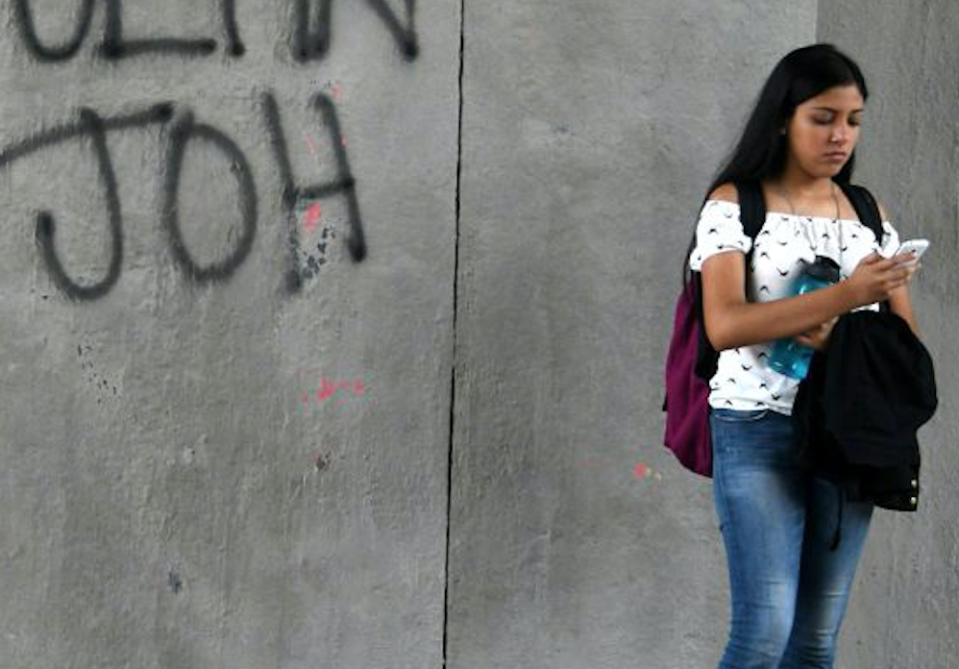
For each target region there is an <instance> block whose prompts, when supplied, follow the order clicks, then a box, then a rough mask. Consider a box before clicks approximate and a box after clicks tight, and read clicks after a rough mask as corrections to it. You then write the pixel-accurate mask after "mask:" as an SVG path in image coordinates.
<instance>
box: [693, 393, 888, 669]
mask: <svg viewBox="0 0 959 669" xmlns="http://www.w3.org/2000/svg"><path fill="white" fill-rule="evenodd" d="M710 429H711V432H712V438H713V493H714V498H715V502H716V513H717V516H718V519H719V528H720V531H721V533H722V536H723V541H724V542H725V545H726V555H727V558H728V562H729V583H730V591H731V602H732V620H731V630H730V634H729V642H728V644H727V646H726V651H725V654H724V655H723V658H722V661H721V662H720V665H719V669H831V667H832V666H833V659H834V656H835V651H836V639H837V637H838V635H839V627H840V624H841V623H842V618H843V614H844V613H845V610H846V602H847V600H848V597H849V591H850V588H851V587H852V583H853V579H854V576H855V571H856V564H857V562H858V561H859V556H860V553H861V551H862V546H863V543H864V542H865V538H866V534H867V532H868V529H869V521H870V518H871V516H872V509H873V505H872V503H871V502H849V501H843V500H842V498H841V496H840V491H839V489H838V488H837V487H836V486H835V485H834V484H832V483H830V482H828V481H826V480H824V479H820V478H816V477H812V476H810V475H808V474H806V473H804V472H803V471H802V470H801V469H800V466H799V461H798V452H797V449H796V447H795V446H794V445H793V443H792V419H791V418H790V417H789V416H786V415H784V414H781V413H777V412H775V411H771V410H769V409H760V410H755V411H738V410H732V409H719V408H714V409H713V410H712V413H711V415H710ZM840 504H842V505H843V506H842V513H841V514H840V508H839V505H840ZM840 519H841V521H840ZM840 522H841V523H842V528H841V530H842V535H841V536H842V539H841V541H840V543H839V546H838V547H837V548H836V549H835V550H830V542H831V540H832V538H833V535H834V533H835V531H836V528H837V524H838V523H840Z"/></svg>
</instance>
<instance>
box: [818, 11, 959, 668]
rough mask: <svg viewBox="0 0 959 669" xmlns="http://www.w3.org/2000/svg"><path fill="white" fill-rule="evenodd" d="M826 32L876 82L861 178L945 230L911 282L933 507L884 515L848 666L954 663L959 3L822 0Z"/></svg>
mask: <svg viewBox="0 0 959 669" xmlns="http://www.w3.org/2000/svg"><path fill="white" fill-rule="evenodd" d="M817 31H818V35H819V38H820V39H822V40H824V41H831V42H833V43H835V44H836V45H838V46H839V47H840V48H843V49H845V50H846V51H848V52H849V53H850V54H851V55H852V56H853V57H855V58H856V59H857V60H858V62H859V63H860V64H861V65H862V67H863V69H864V70H865V74H866V77H867V83H868V84H869V86H870V93H871V97H870V100H869V102H868V104H867V112H866V115H865V117H864V118H865V123H864V126H863V135H862V145H861V147H860V149H861V150H860V152H859V154H860V155H859V160H860V162H859V166H858V168H857V179H858V180H859V181H860V182H861V183H864V184H867V185H869V186H870V187H871V188H872V189H873V190H874V191H875V192H876V193H877V194H878V195H879V197H880V198H881V199H882V201H883V203H884V205H885V206H886V208H887V209H888V211H889V213H890V216H891V217H892V218H893V220H894V221H895V223H896V225H897V227H898V228H899V231H900V233H901V234H902V235H903V236H904V237H906V238H910V237H926V238H928V239H930V240H931V241H932V246H931V247H930V249H929V251H928V252H927V254H926V255H925V256H924V258H923V267H922V269H921V270H920V272H919V273H918V274H917V275H916V277H915V280H914V281H913V283H912V288H911V290H910V293H911V295H912V298H913V302H914V304H915V310H916V313H917V316H918V319H919V324H920V328H921V330H922V333H923V339H924V341H925V343H926V345H927V346H928V347H929V350H930V352H931V353H932V356H933V359H934V360H935V362H936V376H937V382H938V385H939V402H940V403H939V411H938V413H937V415H936V416H935V417H934V419H933V420H932V421H931V422H930V423H929V424H928V425H927V426H926V427H925V428H923V430H922V432H920V443H921V444H922V449H923V450H922V455H923V465H922V485H923V493H922V496H921V500H922V501H921V502H920V508H919V511H918V512H917V513H916V514H914V515H913V514H897V513H892V512H879V513H878V514H877V515H876V516H875V524H874V525H873V528H872V530H871V535H870V538H869V542H868V543H867V548H866V553H865V556H864V558H863V562H862V565H861V567H860V572H859V579H858V582H857V585H856V591H855V599H854V602H853V605H852V606H851V608H850V611H849V615H848V618H847V623H846V627H845V632H844V638H843V647H842V655H841V657H840V660H839V662H837V666H838V665H841V666H845V667H852V668H858V667H877V668H880V667H881V668H886V667H889V668H892V667H908V666H922V667H952V666H955V664H956V657H957V656H959V623H957V621H959V528H957V527H956V523H955V522H954V519H955V518H956V516H957V515H959V500H957V498H956V494H955V493H956V490H957V489H959V466H957V464H956V462H957V460H956V449H955V447H956V444H957V443H959V422H957V420H956V416H957V415H959V404H957V400H956V398H957V397H959V384H957V379H959V361H957V356H956V332H959V316H957V314H959V310H957V309H956V306H957V305H959V297H957V293H956V286H957V285H959V266H957V264H956V262H955V258H956V252H957V251H959V125H957V123H956V109H959V78H957V77H956V72H957V71H959V51H957V50H956V48H955V39H956V35H959V4H957V3H956V2H955V1H954V0H931V1H930V2H923V3H900V2H895V1H894V0H881V1H880V2H871V1H866V0H821V1H820V3H819V19H818V28H817Z"/></svg>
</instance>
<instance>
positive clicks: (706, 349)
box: [692, 181, 766, 381]
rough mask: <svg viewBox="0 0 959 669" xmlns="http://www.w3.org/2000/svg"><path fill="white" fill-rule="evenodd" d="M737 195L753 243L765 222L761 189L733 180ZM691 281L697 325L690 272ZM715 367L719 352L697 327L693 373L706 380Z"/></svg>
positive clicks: (699, 289)
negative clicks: (696, 346) (696, 348)
mask: <svg viewBox="0 0 959 669" xmlns="http://www.w3.org/2000/svg"><path fill="white" fill-rule="evenodd" d="M733 185H734V186H736V191H737V192H738V193H739V220H740V222H742V224H743V232H744V233H745V234H746V236H747V237H749V239H750V241H751V242H755V240H756V236H757V235H758V234H759V231H760V230H762V227H763V223H765V222H766V199H765V197H763V189H762V186H760V185H759V182H758V181H737V182H734V184H733ZM753 246H754V244H751V245H750V247H749V253H747V254H746V268H745V272H744V273H745V275H746V280H747V281H748V280H749V260H750V258H751V257H752V255H753ZM692 280H693V281H695V282H696V292H695V295H696V317H697V318H698V319H699V322H700V323H705V322H706V318H705V316H704V315H703V284H702V277H701V275H700V273H699V272H693V277H692ZM718 364H719V352H718V351H717V350H716V349H715V348H713V345H712V344H711V343H710V341H709V339H708V338H707V337H706V327H705V325H703V326H702V327H700V328H699V352H698V355H697V356H696V374H697V375H698V376H699V377H700V378H702V379H704V380H706V381H709V380H710V379H711V378H712V376H713V374H715V373H716V366H717V365H718Z"/></svg>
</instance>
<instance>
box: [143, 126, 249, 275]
mask: <svg viewBox="0 0 959 669" xmlns="http://www.w3.org/2000/svg"><path fill="white" fill-rule="evenodd" d="M197 140H199V141H205V142H208V143H210V144H212V145H213V146H214V147H216V148H217V149H219V150H220V152H221V153H223V154H224V156H225V157H226V159H227V160H228V161H229V162H230V171H231V172H232V173H233V175H234V176H235V177H236V181H237V193H238V194H239V196H240V215H241V217H242V219H243V232H242V233H241V235H240V239H239V241H238V242H237V244H236V248H235V249H234V250H233V252H232V253H231V254H230V255H229V256H227V258H225V259H224V260H221V261H220V262H214V263H210V264H209V265H207V266H206V267H201V266H200V265H199V264H197V262H196V261H195V260H194V259H193V256H192V255H191V254H190V250H189V249H188V248H187V247H186V244H185V243H184V241H183V235H182V234H181V233H180V218H179V214H178V211H179V206H178V205H177V195H178V193H179V192H180V172H181V169H182V167H183V157H184V155H185V153H186V149H187V147H188V146H189V144H190V142H191V141H197ZM165 175H166V178H165V183H164V185H163V200H162V205H161V206H162V209H161V214H160V221H161V223H162V224H163V227H164V228H165V229H166V231H167V234H168V236H169V239H170V248H171V249H172V251H173V257H174V259H175V260H176V261H177V263H178V264H179V265H180V268H181V269H182V270H183V271H184V272H185V273H186V274H187V276H189V277H190V278H191V279H193V280H194V281H196V282H197V283H206V282H210V281H219V280H222V279H225V278H227V277H229V276H230V275H231V274H233V272H234V271H235V270H236V268H237V267H239V266H240V264H241V263H242V262H243V261H244V260H246V257H247V256H248V255H249V254H250V250H251V249H252V248H253V238H254V237H256V216H257V208H256V183H254V181H253V173H252V172H251V171H250V164H249V163H248V162H247V160H246V156H245V155H243V151H241V150H240V147H238V146H237V145H236V144H235V143H234V142H233V140H231V139H230V138H229V137H227V136H226V135H225V134H223V133H222V132H220V131H219V130H217V129H216V128H214V127H213V126H210V125H205V124H201V123H194V121H193V114H192V113H190V112H186V113H184V114H183V115H182V116H181V117H180V118H179V119H177V120H176V121H175V122H174V123H173V127H172V128H171V129H170V142H169V148H168V153H167V159H166V170H165Z"/></svg>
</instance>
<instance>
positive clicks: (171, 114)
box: [0, 0, 419, 300]
mask: <svg viewBox="0 0 959 669" xmlns="http://www.w3.org/2000/svg"><path fill="white" fill-rule="evenodd" d="M101 2H102V3H103V5H104V7H105V24H104V34H103V40H102V42H101V43H100V44H99V45H98V46H97V47H96V52H97V54H98V55H99V56H100V57H103V58H106V59H112V60H118V59H123V58H129V57H133V56H141V55H147V54H153V55H164V54H166V55H177V56H203V55H209V54H211V53H213V52H214V51H215V50H216V48H217V43H216V40H214V39H207V38H203V39H181V38H172V37H150V38H140V39H134V40H131V39H126V38H125V37H124V32H123V0H101ZM216 2H217V6H218V8H219V12H220V17H221V20H222V23H223V29H224V32H225V34H226V38H227V39H226V41H227V47H226V51H227V53H229V54H230V55H231V56H233V57H240V56H242V55H243V54H244V53H245V52H246V47H245V46H244V44H243V42H242V39H241V36H240V30H239V27H238V25H237V21H236V4H235V0H216ZM290 2H291V4H290V9H291V15H292V19H293V30H292V32H291V39H292V44H291V49H292V53H293V56H294V58H295V60H297V61H298V62H307V61H311V60H317V59H320V58H322V57H323V56H324V55H325V54H326V52H327V50H328V48H329V44H330V22H331V14H332V5H333V0H290ZM366 2H367V4H368V5H369V7H370V8H372V9H373V10H374V11H375V12H376V13H377V15H378V16H379V17H380V19H381V20H382V21H383V23H384V24H385V25H386V27H387V29H388V30H389V32H390V33H391V35H392V36H393V38H394V40H395V41H396V42H397V44H398V46H399V47H400V51H401V52H402V53H403V55H404V57H405V58H406V59H407V60H413V59H415V58H416V56H417V54H418V50H419V47H418V43H417V38H416V33H415V31H414V29H413V16H414V8H415V0H403V2H404V5H405V9H406V24H405V26H404V25H403V24H402V23H401V22H400V21H399V19H398V18H397V17H396V15H395V14H394V13H393V11H392V10H391V9H390V8H389V6H388V5H387V4H386V2H385V1H384V0H366ZM12 6H13V15H14V16H13V18H14V25H15V26H16V28H17V30H18V31H19V33H20V36H21V38H22V41H23V44H24V45H25V46H26V48H27V50H28V51H29V53H30V54H31V55H32V56H33V57H34V58H35V59H36V60H37V61H39V62H40V63H43V64H53V63H57V62H61V61H65V60H69V59H71V58H73V57H74V56H76V54H77V53H78V51H79V50H80V48H81V46H82V45H83V44H84V41H85V40H86V37H87V35H88V33H89V31H90V25H91V21H92V18H93V12H94V7H95V0H80V1H79V2H78V3H77V5H75V6H76V7H77V12H76V15H75V26H74V30H73V34H72V36H70V37H69V38H68V39H67V40H66V41H65V42H63V43H61V44H59V45H53V46H51V45H50V44H48V43H46V42H44V41H42V40H41V39H40V38H39V37H38V35H37V33H36V29H35V23H34V18H35V17H34V12H33V7H32V3H31V2H30V0H14V1H13V4H12ZM312 105H313V107H314V109H315V111H316V112H317V113H318V114H319V116H320V120H321V122H322V125H323V126H324V127H325V129H326V131H327V133H328V135H329V138H330V142H331V146H332V147H333V159H334V160H335V167H336V177H335V178H334V179H333V180H332V181H330V182H327V183H322V184H308V185H298V184H297V183H296V181H295V179H294V175H293V169H292V166H291V163H290V157H289V151H288V143H287V141H286V138H285V135H284V132H283V126H282V123H281V119H280V111H279V107H278V105H277V103H276V100H275V98H274V96H273V94H272V93H269V92H267V93H264V94H263V95H261V97H260V112H261V114H262V118H263V122H264V127H265V131H266V133H267V136H268V138H269V142H270V145H271V148H272V153H273V158H274V161H275V164H276V166H277V171H278V172H279V177H280V187H281V190H282V192H281V198H280V200H281V202H282V206H283V210H284V211H283V220H284V221H285V228H286V229H285V235H286V237H287V242H288V244H287V248H288V251H287V270H286V280H285V283H286V287H287V289H288V290H289V291H290V292H297V291H299V290H300V288H301V287H302V283H303V279H304V276H310V274H309V273H306V274H304V272H303V271H302V270H301V268H300V266H299V262H300V261H299V250H300V231H299V228H298V225H297V221H296V217H295V207H296V204H297V202H298V201H300V200H301V199H312V200H319V199H323V198H330V197H343V198H344V199H345V203H346V209H347V224H348V232H347V235H346V237H345V242H346V244H347V248H348V250H349V254H350V257H351V259H352V260H353V261H354V262H360V261H362V260H363V258H364V257H365V255H366V241H365V238H364V235H363V225H362V219H361V217H360V208H359V203H358V201H357V197H356V180H355V179H354V177H353V174H352V172H351V170H350V165H349V160H348V158H347V154H346V149H345V144H346V142H345V140H344V137H343V135H342V132H341V130H340V124H339V119H338V116H337V113H336V108H335V106H334V103H333V101H332V100H330V99H329V98H328V97H327V96H326V95H324V94H322V93H319V94H317V95H316V96H315V97H314V98H313V101H312ZM153 125H159V126H161V127H162V128H163V129H164V131H165V132H164V135H165V137H166V138H167V143H166V147H167V148H166V154H165V157H164V159H163V168H164V169H163V170H162V174H163V189H162V197H161V205H160V207H161V211H160V220H161V224H162V226H163V228H164V230H165V231H166V233H167V238H168V241H169V244H170V248H171V251H172V255H173V257H174V259H175V261H176V263H177V265H178V266H179V267H180V268H181V270H182V271H183V273H184V275H185V276H187V277H188V278H190V279H191V280H193V281H196V282H199V283H205V282H215V281H220V280H223V279H226V278H228V277H229V276H230V275H232V273H233V272H234V271H235V270H236V269H237V267H239V266H240V265H241V264H242V263H243V261H244V259H245V258H246V257H247V255H248V254H249V253H250V251H251V249H252V246H253V241H254V238H255V236H256V231H257V229H256V228H257V216H258V211H257V208H258V192H257V187H256V183H255V180H254V178H253V173H252V171H251V169H250V164H249V162H248V160H247V158H246V156H245V154H244V153H243V151H242V150H241V149H240V147H239V146H237V144H236V143H235V142H234V141H233V140H232V139H231V138H230V137H229V136H228V135H226V134H225V133H224V132H223V131H221V130H220V129H218V128H216V127H215V126H213V125H211V124H207V123H201V122H197V121H196V120H195V119H194V117H193V114H192V112H191V111H190V110H189V108H187V107H186V106H182V107H181V106H180V105H176V104H175V103H173V102H160V103H157V104H154V105H152V106H150V107H148V108H146V109H144V110H141V111H139V112H134V113H130V114H124V115H119V116H113V117H107V118H104V117H101V116H100V114H98V113H97V112H96V111H95V110H94V109H90V108H82V109H80V110H79V113H78V118H77V119H76V120H74V121H68V122H65V123H63V124H61V125H58V126H56V127H54V128H53V129H50V130H45V131H43V132H41V133H38V134H36V135H34V136H32V137H29V138H27V139H25V140H23V141H20V142H16V143H14V144H12V145H10V146H7V147H6V148H4V149H3V150H0V171H2V170H3V169H4V168H6V167H7V166H8V165H10V164H11V163H14V162H15V161H16V160H17V159H18V158H21V157H23V156H26V155H29V154H33V153H35V152H37V151H41V150H45V149H49V148H52V147H55V146H57V145H59V144H61V143H63V142H68V141H73V140H77V141H87V142H89V143H90V144H91V145H92V148H93V153H94V156H95V160H96V162H97V175H98V180H99V184H100V187H101V188H102V189H103V192H104V201H105V204H106V219H107V226H108V229H109V234H110V262H109V265H108V267H107V270H106V273H105V275H104V276H103V277H102V278H99V279H97V280H93V281H79V280H77V279H75V278H74V277H71V276H70V275H69V273H68V272H67V271H66V269H65V267H64V263H63V262H61V260H60V252H58V250H57V247H56V244H55V236H56V220H55V218H54V215H53V213H52V212H50V211H40V212H38V213H37V216H36V238H37V243H38V246H39V249H40V254H41V256H42V258H43V261H44V263H45V264H46V266H47V268H48V270H49V272H50V275H51V277H52V278H53V280H54V282H55V283H56V285H57V286H58V287H59V288H60V289H61V290H62V291H63V292H64V294H66V295H67V296H68V297H70V298H72V299H75V300H94V299H97V298H100V297H102V296H104V295H106V294H107V293H108V292H109V291H110V289H111V288H112V287H113V286H114V285H115V284H116V282H117V280H118V279H119V277H120V273H121V268H122V262H123V250H124V244H123V213H122V211H123V207H122V203H121V201H120V196H119V192H118V187H117V176H116V170H115V168H114V163H113V160H112V158H111V155H110V150H109V148H108V145H107V141H106V138H107V136H108V134H109V133H113V132H121V131H129V130H136V129H142V128H145V127H149V126H153ZM191 143H197V144H200V143H202V144H205V145H207V146H209V147H211V148H213V149H215V150H216V151H218V152H219V153H220V154H221V155H222V156H223V158H224V159H225V160H226V161H227V162H228V163H229V165H230V171H231V173H232V174H233V175H234V177H235V179H236V182H237V183H236V186H237V190H236V192H237V196H238V200H239V211H240V217H241V226H240V229H241V232H240V235H239V237H238V239H237V240H236V241H235V242H234V243H233V247H232V249H231V250H230V252H229V254H228V255H227V256H226V257H225V258H222V259H220V260H218V261H215V262H211V263H208V264H205V265H204V264H201V263H199V262H198V261H197V260H196V259H195V258H194V256H193V254H191V252H190V249H189V248H188V247H187V245H186V243H185V241H184V239H183V235H182V234H181V228H180V221H179V217H178V206H177V198H178V193H179V186H180V177H181V170H182V166H183V162H184V156H185V154H186V152H187V149H188V148H189V146H190V145H191Z"/></svg>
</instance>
